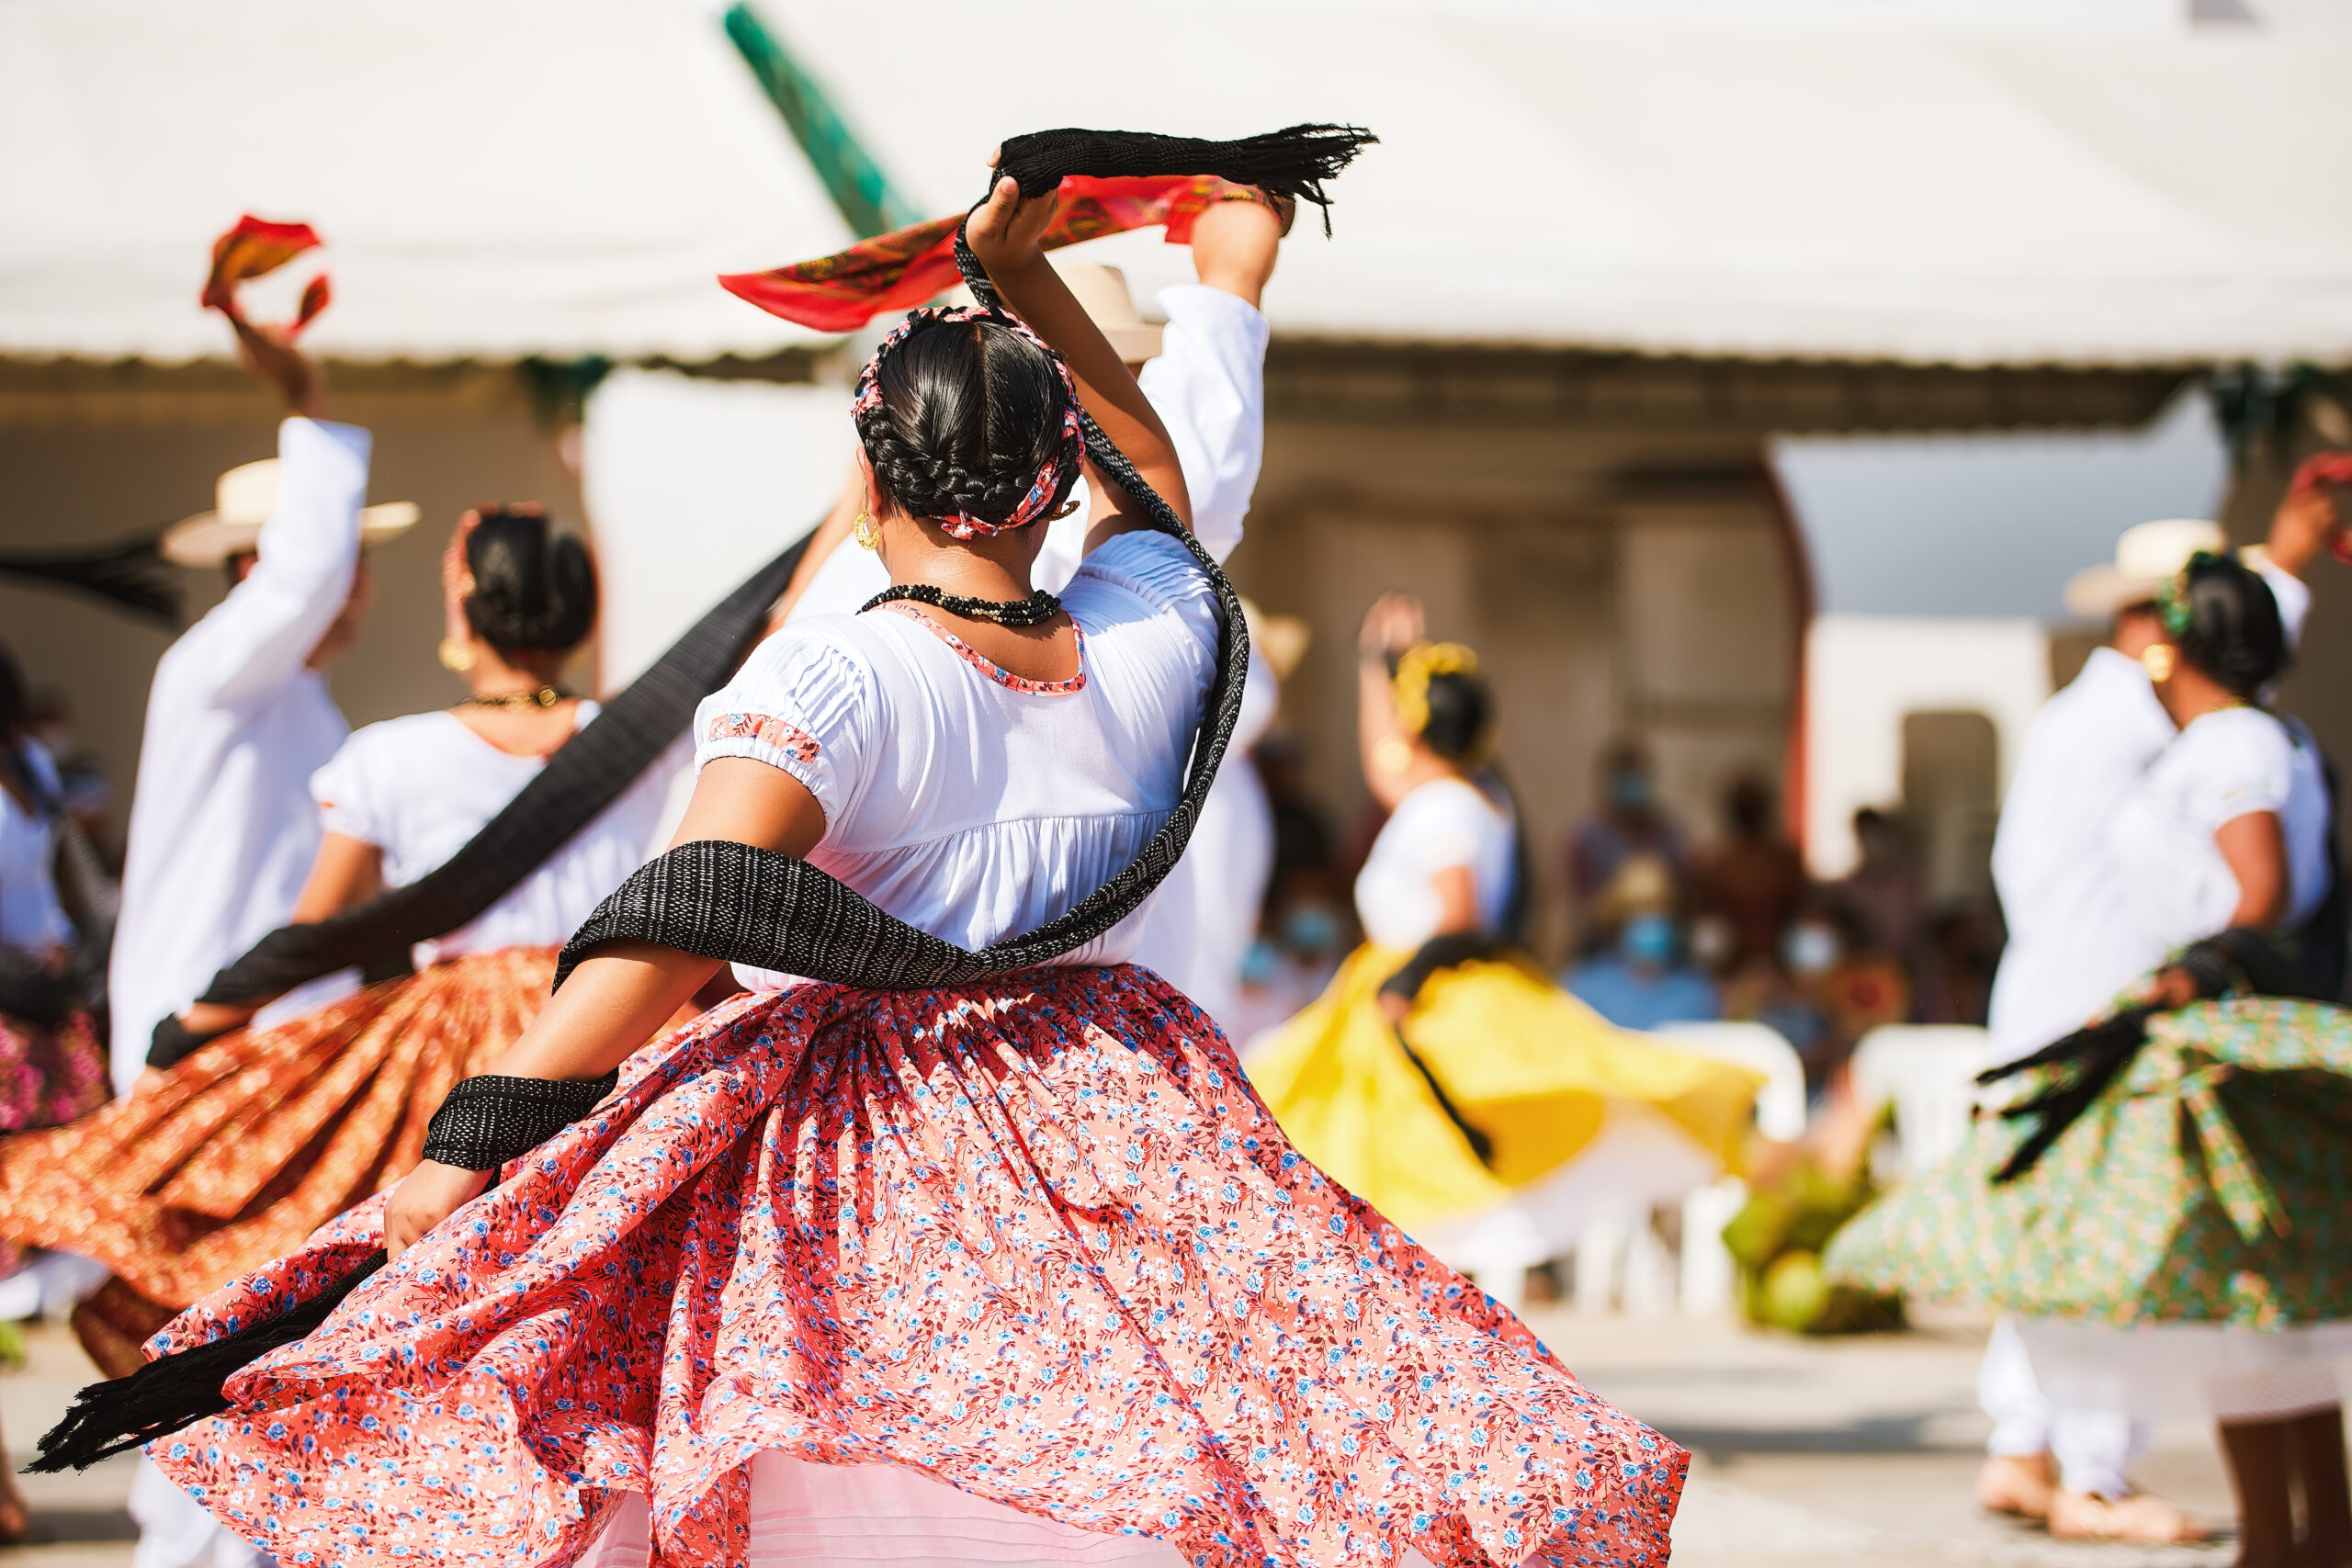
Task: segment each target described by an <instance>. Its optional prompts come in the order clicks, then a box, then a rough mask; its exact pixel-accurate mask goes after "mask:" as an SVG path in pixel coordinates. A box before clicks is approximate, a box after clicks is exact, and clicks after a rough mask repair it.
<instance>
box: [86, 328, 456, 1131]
mask: <svg viewBox="0 0 2352 1568" xmlns="http://www.w3.org/2000/svg"><path fill="white" fill-rule="evenodd" d="M234 325H235V326H236V330H237V338H238V343H239V344H240V346H241V347H242V349H243V355H244V358H245V362H246V364H247V365H249V366H250V367H252V368H253V369H254V372H255V373H256V374H258V375H259V376H260V377H261V378H262V379H263V380H264V381H265V382H266V383H267V384H268V385H269V386H270V387H271V389H274V390H275V391H276V392H277V395H278V396H279V398H280V399H281V400H283V401H284V403H285V406H286V412H287V418H286V420H285V422H284V423H281V424H280V425H279V426H278V431H277V447H278V456H277V458H276V460H274V461H271V462H266V463H249V464H246V465H245V466H244V467H243V468H235V469H232V470H231V471H230V472H229V473H227V474H224V475H222V476H221V480H220V507H219V509H218V510H216V511H213V512H208V513H201V514H199V515H198V516H195V517H191V518H188V519H187V520H186V521H185V522H182V523H180V524H178V525H175V526H174V527H173V528H172V529H171V530H170V531H169V532H168V533H166V534H165V535H164V542H163V548H164V555H165V556H166V557H167V558H170V559H172V560H175V561H176V562H178V563H180V564H181V565H183V566H220V567H224V568H225V569H226V570H228V572H229V573H230V575H231V577H232V580H233V581H234V586H233V587H232V588H231V589H230V591H229V596H228V597H227V598H226V599H223V600H222V601H221V602H220V604H217V605H215V606H214V607H213V609H212V611H211V613H210V614H209V615H206V616H205V617H204V619H202V620H201V621H198V623H197V624H196V625H195V626H192V627H190V628H189V629H188V631H187V635H186V636H184V637H181V638H180V639H179V640H178V641H177V642H175V643H174V644H173V645H172V646H171V649H170V650H169V651H168V652H166V653H165V654H164V657H163V660H162V661H161V662H160V663H158V664H157V665H156V666H155V681H154V684H153V686H152V687H151V688H150V689H149V692H148V697H147V728H146V730H145V733H144V734H143V736H142V737H141V741H140V748H139V781H138V786H137V788H136V789H135V790H134V791H133V792H132V794H131V800H130V839H129V842H128V845H127V847H126V849H125V851H124V866H123V886H122V919H121V923H120V924H119V926H118V927H117V928H116V931H115V942H114V955H113V958H112V961H111V964H110V966H109V969H108V973H107V991H108V994H109V997H110V998H111V1001H112V1010H113V1028H112V1034H113V1056H114V1060H113V1073H114V1085H115V1089H116V1091H117V1092H118V1093H127V1092H128V1091H129V1090H130V1087H131V1085H132V1083H133V1082H134V1081H136V1079H137V1078H138V1077H139V1072H140V1069H141V1066H143V1065H144V1064H145V1062H146V1060H147V1051H148V1041H149V1037H150V1035H151V1034H152V1033H153V1031H154V1028H155V1025H156V1024H157V1023H158V1022H160V1021H163V1020H164V1019H165V1018H167V1017H169V1016H171V1015H172V1014H173V1013H175V1012H176V1011H178V1010H180V1009H181V1008H184V1007H186V1006H187V1004H188V1003H189V1002H190V1001H192V1000H194V999H195V998H196V996H197V993H198V992H199V991H201V990H203V989H204V987H205V985H206V984H207V982H209V980H210V979H211V978H212V976H213V975H214V973H215V972H217V971H218V970H219V969H220V966H221V965H222V964H226V963H227V962H228V961H229V960H230V959H232V958H234V957H235V956H236V955H237V954H238V953H243V952H244V951H245V949H246V948H248V947H250V946H251V945H253V943H254V942H255V941H257V940H259V939H260V938H261V936H262V935H263V934H264V933H266V932H267V931H274V930H276V929H277V927H278V926H280V925H283V924H284V923H285V921H286V918H287V916H288V914H289V913H290V912H291V911H292V910H293V908H294V900H295V898H296V897H298V896H299V895H300V892H301V890H302V882H303V878H304V877H305V876H306V875H308V874H309V872H310V869H311V860H312V858H313V857H314V856H315V854H316V852H317V851H318V846H319V828H318V813H317V811H316V809H315V808H314V807H312V806H311V797H310V781H311V774H312V773H315V772H317V771H318V770H319V769H320V768H322V767H323V766H325V765H326V762H327V760H328V759H329V758H331V757H333V756H334V753H335V748H337V747H338V746H341V745H342V744H343V741H344V738H345V736H346V735H347V734H349V733H350V730H349V727H348V726H347V725H345V723H344V719H343V714H342V713H341V711H340V710H338V709H337V708H336V707H335V705H334V697H333V696H332V695H331V694H329V693H328V691H327V682H326V677H325V676H324V675H323V674H322V671H323V670H324V669H325V668H326V666H327V665H328V664H330V663H331V662H333V661H334V660H336V659H338V658H340V657H342V656H343V654H345V652H347V651H349V649H350V648H351V645H352V643H353V642H354V641H355V640H356V638H357V637H358V635H359V626H360V623H361V621H362V620H363V619H364V618H365V617H366V615H367V613H368V594H369V584H368V566H367V560H366V558H365V556H364V555H363V554H362V547H363V545H366V544H378V543H381V542H383V541H385V540H388V539H391V538H394V537H397V536H399V535H400V534H401V533H402V532H404V531H405V530H406V529H407V528H408V527H409V526H410V525H412V524H413V523H414V522H415V521H416V515H417V513H416V508H415V507H413V506H412V505H409V504H407V503H405V502H401V503H395V504H392V505H388V506H367V505H364V504H363V503H364V502H365V500H366V497H367V493H368V448H369V445H370V443H369V437H368V432H366V431H364V430H361V429H359V428H357V427H356V426H355V425H348V424H333V423H327V422H326V421H325V420H324V419H322V418H321V417H320V415H321V410H322V407H323V406H324V402H325V386H324V382H323V381H322V378H321V377H320V375H319V372H318V369H317V367H314V366H313V365H311V362H310V361H309V360H308V359H306V358H305V357H304V356H303V355H301V353H300V351H299V350H297V349H295V348H294V347H293V346H292V344H291V343H290V342H289V341H288V339H287V338H286V337H284V336H283V335H282V334H281V333H277V332H276V331H274V330H272V329H269V328H266V327H257V326H254V325H251V324H248V323H246V322H244V321H237V322H235V323H234ZM331 984H332V983H330V985H325V986H319V987H308V988H306V990H305V992H304V994H303V996H302V997H301V998H296V999H295V1001H294V1003H293V1006H294V1008H295V1009H296V1010H299V1007H300V1004H301V1002H302V1001H304V1000H320V999H323V998H324V997H325V996H327V995H331V994H333V993H332V989H331V988H330V986H331Z"/></svg>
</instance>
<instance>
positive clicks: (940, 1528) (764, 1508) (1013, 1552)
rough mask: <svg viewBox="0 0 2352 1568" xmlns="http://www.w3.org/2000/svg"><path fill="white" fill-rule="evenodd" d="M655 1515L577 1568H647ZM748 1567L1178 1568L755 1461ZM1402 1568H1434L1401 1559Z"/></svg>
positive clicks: (895, 1470)
mask: <svg viewBox="0 0 2352 1568" xmlns="http://www.w3.org/2000/svg"><path fill="white" fill-rule="evenodd" d="M650 1518H651V1511H650V1509H649V1508H648V1506H646V1501H645V1494H643V1493H642V1492H632V1493H630V1494H629V1495H628V1497H627V1498H626V1499H625V1500H624V1501H623V1502H622V1504H621V1506H619V1507H618V1508H617V1509H616V1510H615V1511H614V1514H613V1517H612V1519H611V1520H610V1521H609V1522H608V1523H607V1524H606V1525H605V1529H604V1532H603V1533H602V1534H600V1535H599V1536H598V1537H597V1538H596V1540H595V1541H594V1544H593V1545H591V1546H590V1547H589V1548H588V1551H587V1552H586V1554H585V1555H583V1556H582V1558H581V1559H580V1563H579V1568H646V1564H647V1562H648V1560H649V1558H650V1555H651V1552H650V1538H649V1533H648V1532H649V1529H650ZM751 1525H752V1542H751V1551H750V1556H749V1560H748V1568H778V1565H780V1564H783V1563H801V1562H887V1563H889V1564H890V1565H891V1568H971V1565H972V1564H976V1563H989V1564H995V1565H1000V1568H1031V1565H1032V1564H1035V1565H1036V1568H1046V1564H1055V1565H1057V1568H1058V1565H1063V1564H1075V1565H1077V1568H1098V1565H1102V1568H1108V1565H1111V1564H1117V1565H1119V1568H1185V1561H1184V1554H1183V1553H1182V1551H1178V1550H1177V1549H1176V1548H1174V1547H1172V1546H1170V1545H1169V1544H1167V1543H1166V1542H1165V1541H1159V1540H1152V1539H1150V1538H1149V1537H1148V1536H1137V1535H1103V1534H1100V1533H1098V1532H1096V1531H1093V1530H1082V1529H1078V1528H1077V1527H1075V1526H1073V1525H1066V1524H1061V1523H1059V1522H1057V1521H1056V1520H1053V1519H1045V1518H1039V1517H1037V1516H1035V1515H1034V1514H1024V1513H1023V1512H1021V1510H1019V1509H1018V1508H1009V1507H1006V1506H1004V1505H1003V1504H1001V1503H992V1502H990V1501H989V1500H988V1499H987V1498H985V1497H975V1496H973V1495H971V1494H970V1493H968V1492H959V1491H957V1490H956V1488H955V1487H953V1486H949V1485H947V1484H946V1483H944V1482H938V1481H933V1480H932V1479H931V1478H930V1477H929V1476H926V1475H918V1474H916V1473H915V1472H913V1471H911V1470H903V1469H901V1468H899V1466H897V1465H894V1464H810V1463H809V1461H807V1460H804V1459H796V1458H794V1457H793V1456H792V1455H790V1454H784V1453H775V1452H768V1453H763V1454H760V1455H758V1456H757V1457H755V1458H754V1459H753V1460H752V1504H751ZM1404 1562H1405V1563H1406V1565H1407V1568H1430V1561H1429V1559H1428V1558H1426V1557H1423V1556H1422V1555H1421V1554H1420V1553H1419V1552H1418V1551H1411V1550H1410V1549H1408V1550H1407V1551H1406V1553H1405V1558H1404Z"/></svg>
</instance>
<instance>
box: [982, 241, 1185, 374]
mask: <svg viewBox="0 0 2352 1568" xmlns="http://www.w3.org/2000/svg"><path fill="white" fill-rule="evenodd" d="M1046 259H1047V260H1048V261H1050V262H1052V263H1053V264H1054V270H1055V271H1056V272H1058V273H1060V274H1061V275H1062V281H1063V282H1064V283H1067V284H1069V291H1070V292H1071V293H1072V294H1075V295H1077V296H1078V302H1079V303H1080V305H1083V306H1084V307H1086V313H1087V314H1088V315H1090V316H1091V317H1093V318H1094V324H1095V325H1096V326H1098V327H1101V328H1102V329H1103V336H1104V337H1106V338H1109V339H1110V340H1111V346H1112V347H1113V348H1114V349H1115V350H1117V351H1118V355H1119V357H1120V358H1121V359H1124V360H1125V361H1126V362H1127V363H1128V364H1130V365H1140V364H1142V363H1143V362H1144V361H1145V360H1147V359H1156V358H1158V357H1159V334H1160V332H1161V330H1162V329H1160V328H1159V327H1156V326H1154V325H1152V324H1151V323H1150V322H1149V321H1145V320H1144V319H1143V317H1142V315H1141V314H1139V313H1138V312H1137V311H1136V299H1135V296H1134V295H1132V294H1130V293H1128V292H1127V275H1126V274H1125V273H1124V272H1121V271H1120V270H1119V269H1118V268H1117V267H1115V266H1104V265H1102V264H1101V263H1099V262H1079V261H1064V260H1062V259H1061V258H1060V257H1059V256H1048V257H1047V258H1046ZM947 300H948V303H950V304H953V305H968V304H970V303H971V302H972V291H971V290H970V289H968V288H965V287H964V286H963V285H962V284H960V283H959V284H957V285H956V287H955V288H952V289H950V290H948V294H947Z"/></svg>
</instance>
